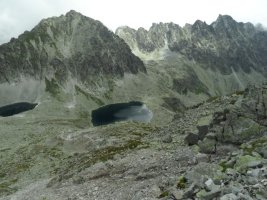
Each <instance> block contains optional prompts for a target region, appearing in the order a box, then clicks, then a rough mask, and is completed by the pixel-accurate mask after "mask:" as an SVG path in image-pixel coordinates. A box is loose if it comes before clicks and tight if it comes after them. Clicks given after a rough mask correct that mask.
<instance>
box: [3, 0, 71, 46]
mask: <svg viewBox="0 0 267 200" xmlns="http://www.w3.org/2000/svg"><path fill="white" fill-rule="evenodd" d="M67 10H68V4H67V3H66V2H65V1H63V0H56V1H53V0H23V1H22V0H1V1H0V44H1V43H4V42H8V41H9V40H10V38H11V37H17V36H18V35H19V34H21V33H23V32H24V31H25V30H31V29H32V28H33V27H34V26H35V25H36V24H37V23H38V22H39V21H40V20H41V19H43V18H46V17H50V16H54V15H59V14H62V13H65V12H66V11H67Z"/></svg>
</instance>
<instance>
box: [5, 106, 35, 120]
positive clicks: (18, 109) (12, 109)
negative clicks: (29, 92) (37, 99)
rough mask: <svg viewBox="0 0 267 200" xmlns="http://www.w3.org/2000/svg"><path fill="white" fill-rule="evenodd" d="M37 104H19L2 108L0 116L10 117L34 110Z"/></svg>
mask: <svg viewBox="0 0 267 200" xmlns="http://www.w3.org/2000/svg"><path fill="white" fill-rule="evenodd" d="M37 105H38V104H37V103H28V102H19V103H13V104H9V105H5V106H2V107H0V116H1V117H9V116H12V115H16V114H19V113H22V112H25V111H28V110H32V109H34V108H35V107H36V106H37Z"/></svg>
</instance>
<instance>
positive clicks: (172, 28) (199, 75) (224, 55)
mask: <svg viewBox="0 0 267 200" xmlns="http://www.w3.org/2000/svg"><path fill="white" fill-rule="evenodd" d="M116 34H117V35H119V36H120V37H121V38H123V39H124V40H125V41H126V43H127V44H128V45H129V46H130V47H131V49H132V51H133V53H135V54H136V55H137V56H139V57H140V58H142V59H143V60H144V61H147V63H149V61H151V60H153V61H157V60H158V65H160V66H161V68H163V67H164V65H165V66H166V65H168V64H169V65H176V69H177V70H180V71H181V69H179V68H181V67H182V66H184V65H187V66H186V67H185V68H187V70H185V71H186V73H187V74H189V75H188V77H184V78H179V79H176V78H174V80H173V85H174V87H175V85H182V86H179V87H184V88H178V89H177V88H176V91H179V92H181V93H184V92H185V90H186V88H187V89H188V90H189V91H193V92H194V93H196V92H197V91H196V90H194V89H192V88H190V86H191V85H192V83H193V84H194V85H195V86H196V85H201V88H200V91H202V92H203V91H205V92H206V93H209V94H211V95H214V93H217V94H225V93H229V92H232V91H233V90H239V89H244V88H245V86H246V85H247V84H248V83H249V82H250V83H256V82H257V81H255V80H253V79H257V78H255V77H254V76H253V75H251V74H253V73H252V71H253V72H254V71H256V74H258V75H259V74H261V75H263V77H264V78H263V77H261V78H260V79H261V80H262V79H265V78H266V75H267V74H266V66H267V58H266V55H267V48H266V46H267V32H266V31H264V30H261V29H258V28H256V27H255V26H254V25H253V24H251V23H242V22H240V23H238V22H236V21H235V20H234V19H232V18H231V17H230V16H227V15H220V16H219V17H218V18H217V20H216V21H215V22H213V23H212V24H210V25H208V24H206V23H205V22H202V21H200V20H197V21H196V22H195V23H194V24H193V25H190V24H186V25H185V26H184V27H180V26H179V25H177V24H174V23H159V24H153V25H152V27H151V28H150V29H149V30H145V29H144V28H139V29H138V30H134V29H132V28H129V27H120V28H118V29H117V30H116ZM173 57H175V58H176V61H172V60H174V59H173ZM162 63H163V64H162ZM147 65H149V64H147ZM199 68H200V69H199ZM209 69H210V71H209ZM205 71H206V72H205ZM203 73H207V76H205V78H204V77H203ZM218 73H219V74H218ZM245 74H250V75H251V77H253V78H244V77H245V76H246V75H245ZM192 76H193V78H192ZM231 76H232V77H231ZM226 77H227V78H229V77H230V78H229V79H230V80H226V79H227V78H226ZM193 79H194V80H195V81H193ZM205 79H206V80H205ZM207 80H210V81H207ZM220 80H222V81H220ZM223 80H224V81H226V82H230V84H229V85H227V84H225V83H223ZM216 82H220V83H219V84H220V85H219V84H216ZM177 83H178V84H177ZM213 85H215V87H216V88H217V91H216V89H214V88H213ZM196 87H197V86H196ZM220 87H224V88H220Z"/></svg>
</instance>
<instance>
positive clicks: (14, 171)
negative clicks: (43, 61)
mask: <svg viewBox="0 0 267 200" xmlns="http://www.w3.org/2000/svg"><path fill="white" fill-rule="evenodd" d="M266 99H267V85H263V86H262V87H254V86H253V87H249V88H248V89H246V90H245V91H242V92H236V93H234V94H232V95H230V96H223V97H214V98H211V99H209V100H207V101H206V102H204V103H202V104H199V105H198V106H195V107H192V108H188V109H187V110H186V111H185V112H184V113H180V114H177V115H176V116H175V118H174V120H173V121H172V122H171V123H170V124H167V125H165V126H163V127H159V126H156V125H153V124H141V123H133V122H120V123H116V124H112V125H107V126H102V127H89V126H87V125H86V122H84V121H82V120H74V119H67V118H63V116H62V118H61V119H59V118H57V119H50V120H48V119H45V118H44V117H42V118H41V117H40V118H37V117H36V116H37V113H38V112H40V111H41V110H42V107H41V106H42V105H41V106H40V107H38V108H37V109H36V110H34V111H32V112H28V113H26V114H24V116H20V117H16V116H14V117H11V118H2V119H0V120H1V125H0V126H1V127H0V128H1V130H5V131H4V132H3V131H1V140H2V141H3V144H6V146H5V145H1V149H0V159H1V162H0V165H1V173H0V180H1V182H0V195H1V199H3V200H7V199H38V200H39V199H42V200H43V199H73V200H74V199H123V200H125V199H205V200H206V199H222V200H226V199H266V198H267V192H266V185H267V148H266V144H267V131H266V130H267V128H266V125H267V120H266V106H265V105H266V103H267V102H266ZM38 109H39V110H38ZM37 125H38V127H39V128H38V129H34V127H36V126H37ZM25 130H29V131H25ZM32 130H35V132H33V131H32ZM25 132H26V133H25ZM5 142H8V143H5ZM12 145H13V146H12Z"/></svg>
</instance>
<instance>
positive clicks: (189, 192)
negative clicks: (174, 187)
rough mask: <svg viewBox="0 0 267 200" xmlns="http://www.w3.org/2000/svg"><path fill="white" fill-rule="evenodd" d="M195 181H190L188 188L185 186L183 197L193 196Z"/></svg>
mask: <svg viewBox="0 0 267 200" xmlns="http://www.w3.org/2000/svg"><path fill="white" fill-rule="evenodd" d="M196 187H197V185H196V183H192V184H191V185H190V187H189V188H187V189H186V190H185V192H184V194H183V198H193V196H194V195H195V189H196Z"/></svg>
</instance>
